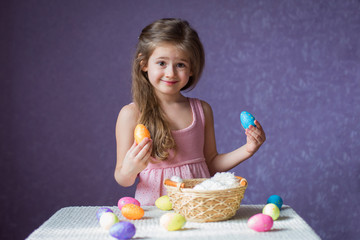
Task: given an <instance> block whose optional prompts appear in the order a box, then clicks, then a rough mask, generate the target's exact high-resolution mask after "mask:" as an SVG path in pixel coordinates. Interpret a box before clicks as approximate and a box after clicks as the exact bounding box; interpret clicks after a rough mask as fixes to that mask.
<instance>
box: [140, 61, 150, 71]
mask: <svg viewBox="0 0 360 240" xmlns="http://www.w3.org/2000/svg"><path fill="white" fill-rule="evenodd" d="M140 64H141V65H142V61H141V62H140ZM141 70H142V71H143V72H147V71H148V67H147V64H146V65H145V66H143V67H142V68H141Z"/></svg>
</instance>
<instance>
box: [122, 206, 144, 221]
mask: <svg viewBox="0 0 360 240" xmlns="http://www.w3.org/2000/svg"><path fill="white" fill-rule="evenodd" d="M144 213H145V212H144V209H142V208H141V207H139V206H138V205H135V204H132V203H129V204H126V205H124V206H123V207H122V208H121V214H122V215H123V216H124V217H126V218H127V219H130V220H137V219H140V218H142V217H143V216H144Z"/></svg>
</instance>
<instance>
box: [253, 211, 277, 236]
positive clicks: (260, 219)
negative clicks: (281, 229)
mask: <svg viewBox="0 0 360 240" xmlns="http://www.w3.org/2000/svg"><path fill="white" fill-rule="evenodd" d="M273 224H274V221H273V219H272V218H271V217H270V216H269V215H266V214H262V213H258V214H255V215H254V216H252V217H251V218H249V220H248V223H247V225H248V227H249V228H251V229H252V230H254V231H257V232H267V231H269V230H270V229H271V228H272V226H273Z"/></svg>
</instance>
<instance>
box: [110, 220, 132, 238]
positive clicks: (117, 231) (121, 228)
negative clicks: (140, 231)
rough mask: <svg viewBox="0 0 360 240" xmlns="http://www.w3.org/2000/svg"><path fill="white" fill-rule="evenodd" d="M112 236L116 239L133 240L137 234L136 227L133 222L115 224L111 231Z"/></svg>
mask: <svg viewBox="0 0 360 240" xmlns="http://www.w3.org/2000/svg"><path fill="white" fill-rule="evenodd" d="M109 233H110V235H111V236H112V237H114V238H116V239H121V240H122V239H131V238H132V237H133V236H134V235H135V233H136V228H135V225H134V224H132V223H131V222H126V221H123V222H119V223H115V224H114V225H113V226H112V227H111V228H110V231H109Z"/></svg>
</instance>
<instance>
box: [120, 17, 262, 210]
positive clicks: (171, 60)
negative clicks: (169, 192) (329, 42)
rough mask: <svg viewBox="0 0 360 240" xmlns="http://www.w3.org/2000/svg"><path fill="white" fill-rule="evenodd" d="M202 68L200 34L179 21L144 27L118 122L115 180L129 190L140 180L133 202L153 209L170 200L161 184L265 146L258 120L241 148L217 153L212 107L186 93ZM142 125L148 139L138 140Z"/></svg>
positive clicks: (198, 174) (223, 166)
mask: <svg viewBox="0 0 360 240" xmlns="http://www.w3.org/2000/svg"><path fill="white" fill-rule="evenodd" d="M204 63H205V56H204V50H203V46H202V44H201V42H200V39H199V37H198V34H197V32H196V31H195V30H194V29H192V28H191V26H190V25H189V23H188V22H186V21H183V20H180V19H161V20H158V21H155V22H154V23H152V24H150V25H148V26H147V27H145V28H144V29H143V31H142V32H141V35H140V37H139V42H138V44H137V49H136V54H135V59H134V62H133V67H132V93H133V101H134V102H133V103H131V104H129V105H126V106H124V107H123V108H122V109H121V111H120V113H119V116H118V120H117V123H116V140H117V164H116V168H115V173H114V176H115V179H116V181H117V182H118V183H119V184H120V185H121V186H124V187H127V186H131V185H133V184H134V182H135V180H136V178H137V177H138V178H139V182H138V185H137V188H136V193H135V198H136V199H137V200H139V201H140V203H141V204H142V205H154V203H155V200H156V199H157V198H158V197H160V196H162V195H165V194H166V189H165V188H164V186H163V181H164V179H166V178H171V177H172V176H178V177H180V178H183V179H190V178H209V177H210V176H212V175H214V174H215V173H216V172H224V171H228V170H230V169H232V168H233V167H235V166H237V165H238V164H239V163H241V162H243V161H244V160H246V159H248V158H249V157H251V156H252V155H253V154H254V153H255V152H256V151H257V150H258V149H259V147H260V146H261V145H262V143H263V142H264V141H265V133H264V131H263V129H262V127H261V125H260V123H259V122H257V121H255V124H256V126H257V127H256V128H255V127H252V126H251V127H250V128H249V129H247V130H246V136H247V142H246V144H245V145H244V146H242V147H240V148H238V149H236V150H234V151H232V152H230V153H225V154H219V153H218V152H217V150H216V142H215V134H214V120H213V113H212V109H211V107H210V105H209V104H208V103H206V102H204V101H201V100H198V99H194V98H187V97H185V96H184V95H182V93H181V91H183V90H186V89H192V88H194V87H195V85H196V83H197V82H198V81H199V78H200V75H201V73H202V70H203V67H204ZM138 123H142V124H144V125H145V126H146V127H147V128H148V129H149V131H150V134H151V139H148V138H146V139H144V140H143V141H142V142H140V143H139V144H136V143H135V141H134V129H135V126H136V125H137V124H138Z"/></svg>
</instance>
